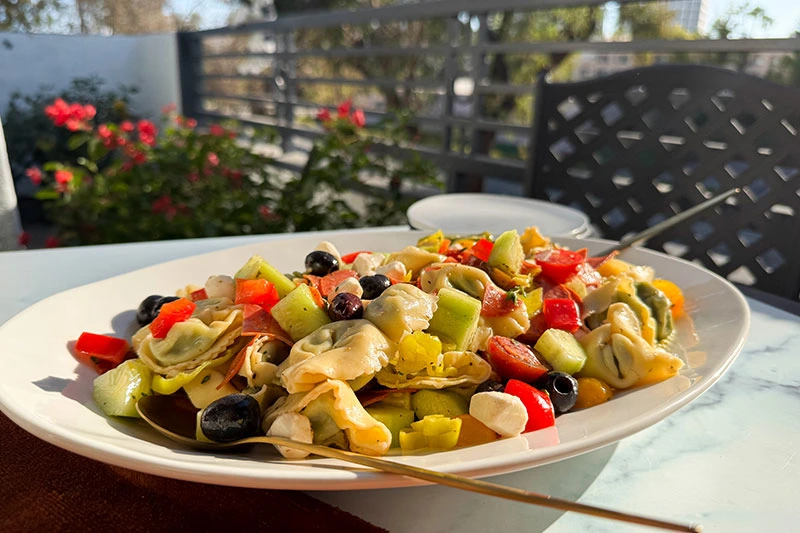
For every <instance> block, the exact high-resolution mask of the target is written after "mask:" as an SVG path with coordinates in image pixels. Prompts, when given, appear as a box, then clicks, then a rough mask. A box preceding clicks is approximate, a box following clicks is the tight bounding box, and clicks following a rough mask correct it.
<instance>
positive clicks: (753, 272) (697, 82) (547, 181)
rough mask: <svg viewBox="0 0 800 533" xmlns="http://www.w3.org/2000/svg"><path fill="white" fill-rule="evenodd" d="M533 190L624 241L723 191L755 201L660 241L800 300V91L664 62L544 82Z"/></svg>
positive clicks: (530, 179)
mask: <svg viewBox="0 0 800 533" xmlns="http://www.w3.org/2000/svg"><path fill="white" fill-rule="evenodd" d="M535 113H536V117H535V118H536V124H535V126H534V139H533V142H532V143H531V150H532V153H531V157H530V161H531V163H530V165H529V168H528V176H527V180H526V193H527V194H528V195H529V196H533V197H536V198H542V199H547V200H550V201H553V202H558V203H562V204H566V205H571V206H573V207H577V208H578V209H580V210H582V211H584V212H585V213H586V214H587V215H588V216H589V218H590V219H591V220H592V222H593V223H594V224H595V225H596V227H597V228H598V229H599V231H600V232H601V233H602V235H603V236H604V237H607V238H611V239H621V238H623V237H625V236H626V235H630V234H632V233H634V232H637V231H640V230H642V229H645V228H646V227H648V226H651V225H653V224H655V223H657V222H659V221H661V220H663V219H664V218H666V217H669V216H671V215H673V214H675V213H676V212H680V211H682V210H684V209H686V208H688V207H691V206H692V205H695V204H697V203H700V202H701V201H703V200H704V199H706V198H709V197H711V196H713V195H715V194H717V193H720V192H723V191H725V190H727V189H730V188H733V187H741V188H742V189H743V193H741V194H738V195H735V196H734V197H732V198H729V199H728V200H727V201H726V203H724V204H721V205H720V206H717V207H716V208H713V210H709V211H706V212H704V213H702V214H700V215H698V216H696V217H695V218H693V219H691V220H689V221H687V222H684V223H683V224H681V225H678V226H675V227H673V228H672V229H671V230H668V232H667V233H666V234H662V235H660V236H658V237H655V238H653V239H651V240H650V241H649V243H648V244H647V246H648V247H650V248H653V249H656V250H661V251H664V252H667V253H669V254H672V255H674V256H679V257H683V258H685V259H688V260H692V261H695V262H699V263H701V264H702V265H703V266H705V267H707V268H709V269H710V270H713V271H715V272H717V273H719V274H721V275H723V276H725V277H727V278H728V279H730V280H731V281H735V282H738V283H740V284H742V285H745V286H751V287H754V288H756V289H759V290H762V291H765V292H768V293H771V294H776V295H780V296H783V297H786V298H791V299H793V300H797V299H798V293H800V137H798V132H799V131H800V91H797V90H795V89H792V88H788V87H784V86H781V85H777V84H774V83H771V82H769V81H765V80H762V79H760V78H755V77H753V76H749V75H745V74H741V73H737V72H732V71H729V70H725V69H720V68H714V67H705V66H699V65H662V66H654V67H645V68H638V69H633V70H629V71H625V72H620V73H617V74H613V75H610V76H607V77H603V78H598V79H593V80H588V81H582V82H575V83H549V82H548V81H547V80H546V78H545V76H542V77H541V78H540V81H539V84H538V91H537V102H536V111H535Z"/></svg>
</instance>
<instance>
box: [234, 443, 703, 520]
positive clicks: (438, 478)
mask: <svg viewBox="0 0 800 533" xmlns="http://www.w3.org/2000/svg"><path fill="white" fill-rule="evenodd" d="M246 441H247V442H263V443H268V444H277V445H280V446H287V447H290V448H296V449H299V450H303V451H307V452H309V453H313V454H316V455H322V456H325V457H330V458H332V459H339V460H342V461H347V462H350V463H356V464H360V465H363V466H367V467H370V468H374V469H376V470H380V471H383V472H389V473H392V474H400V475H404V476H409V477H413V478H417V479H422V480H425V481H430V482H432V483H438V484H440V485H447V486H449V487H454V488H457V489H462V490H468V491H470V492H477V493H479V494H485V495H487V496H495V497H498V498H505V499H507V500H515V501H518V502H523V503H531V504H534V505H541V506H542V507H550V508H553V509H560V510H562V511H573V512H576V513H581V514H586V515H591V516H596V517H600V518H607V519H610V520H619V521H622V522H628V523H633V524H639V525H643V526H650V527H656V528H661V529H666V530H670V531H688V532H699V531H701V528H700V526H695V525H685V524H676V523H674V522H666V521H664V520H658V519H655V518H648V517H644V516H638V515H632V514H628V513H623V512H620V511H613V510H611V509H604V508H602V507H595V506H592V505H586V504H582V503H578V502H573V501H569V500H563V499H561V498H554V497H553V496H548V495H545V494H538V493H535V492H530V491H527V490H522V489H517V488H514V487H506V486H503V485H497V484H495V483H490V482H488V481H481V480H478V479H470V478H466V477H461V476H456V475H453V474H446V473H444V472H436V471H434V470H427V469H425V468H419V467H416V466H411V465H404V464H401V463H396V462H394V461H390V460H387V459H378V458H376V457H370V456H368V455H361V454H357V453H353V452H347V451H344V450H338V449H336V448H328V447H325V446H318V445H315V444H304V443H300V442H297V441H293V440H290V439H285V438H282V437H251V438H249V439H246Z"/></svg>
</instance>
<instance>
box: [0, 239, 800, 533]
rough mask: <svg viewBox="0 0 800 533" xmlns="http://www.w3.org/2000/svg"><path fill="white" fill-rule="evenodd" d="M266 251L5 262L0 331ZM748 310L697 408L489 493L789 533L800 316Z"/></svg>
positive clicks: (420, 501)
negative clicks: (156, 271) (177, 270)
mask: <svg viewBox="0 0 800 533" xmlns="http://www.w3.org/2000/svg"><path fill="white" fill-rule="evenodd" d="M281 237H282V236H271V237H267V238H281ZM264 238H265V237H264V236H257V237H234V238H220V239H202V240H187V241H171V242H160V243H140V244H126V245H110V246H97V247H84V248H80V249H77V248H71V249H69V248H68V249H56V250H34V251H26V252H3V253H0V286H1V287H2V294H3V298H2V300H3V302H4V305H3V306H0V323H3V322H5V321H6V320H8V319H9V318H11V317H12V316H13V315H15V314H16V313H18V312H20V311H22V310H23V309H24V308H26V307H28V306H29V305H31V304H33V303H35V302H36V301H39V300H41V299H42V298H45V297H47V296H49V295H52V294H55V293H58V292H60V291H63V290H66V289H68V288H71V287H76V286H79V285H82V284H85V283H89V282H92V281H97V280H99V279H104V278H107V277H110V276H113V275H116V274H121V273H124V272H128V271H132V270H135V269H138V268H141V267H144V266H147V265H150V264H155V263H159V262H162V261H166V260H169V259H174V258H179V257H185V256H187V255H192V254H196V253H202V252H209V251H214V250H219V249H224V248H229V247H233V246H238V245H241V244H248V243H251V242H255V241H256V240H257V239H264ZM748 303H749V305H750V308H751V312H752V315H751V328H750V335H749V337H748V340H747V342H746V344H745V346H744V349H743V350H742V352H741V354H740V355H739V357H738V358H737V360H736V361H735V363H734V364H733V366H732V367H731V368H730V370H729V371H728V372H727V373H726V374H725V375H724V376H723V377H722V379H721V380H720V381H719V382H718V383H716V384H715V385H714V386H713V387H712V388H711V389H710V390H709V391H707V392H706V393H705V394H703V396H701V397H700V398H699V399H697V400H695V401H694V402H692V403H691V404H689V405H688V406H686V407H684V408H682V409H681V410H679V411H678V412H677V413H674V414H673V415H671V416H669V417H668V418H666V419H665V420H663V421H661V422H659V423H657V424H655V425H654V426H651V427H650V428H648V429H645V430H643V431H641V432H639V433H637V434H635V435H633V436H630V437H627V438H625V439H624V440H622V441H620V442H618V443H616V444H613V445H611V446H607V447H605V448H602V449H599V450H596V451H594V452H590V453H587V454H584V455H581V456H578V457H574V458H572V459H567V460H563V461H560V462H557V463H554V464H551V465H547V466H542V467H538V468H534V469H529V470H525V471H522V472H516V473H512V474H505V475H500V476H494V477H492V478H490V480H491V481H493V482H496V483H500V484H504V485H509V486H513V487H519V488H523V489H526V490H531V491H535V492H540V493H546V494H551V495H553V496H557V497H561V498H567V499H571V500H577V501H579V502H582V503H587V504H592V505H598V506H602V507H608V508H613V509H616V510H621V511H629V512H635V513H638V514H642V515H647V516H653V517H657V518H662V519H669V520H673V521H677V522H682V523H683V522H686V523H690V522H693V523H700V524H702V525H703V526H704V528H705V531H707V532H708V531H725V532H730V531H756V530H769V531H793V530H795V531H796V530H797V528H798V525H797V524H799V523H800V506H798V505H797V501H796V496H797V493H798V492H799V491H800V469H799V468H798V464H800V458H798V457H797V453H798V452H800V357H798V353H797V346H799V345H800V317H798V316H795V315H792V314H790V313H787V312H785V311H781V310H779V309H777V308H775V307H772V306H769V305H767V304H764V303H761V302H759V301H757V300H754V299H752V298H748ZM310 494H311V495H313V496H314V497H316V498H319V499H321V500H323V501H325V502H328V503H330V504H333V505H335V506H337V507H339V508H341V509H342V510H345V511H348V512H350V513H352V514H355V515H357V516H359V517H361V518H363V519H365V520H367V521H368V522H371V523H373V524H375V525H377V526H380V527H383V528H386V529H388V530H390V531H393V532H403V531H409V532H420V531H424V532H439V531H441V532H449V531H460V532H464V533H472V532H474V533H485V532H486V531H491V530H496V531H515V530H522V531H546V532H548V533H566V532H575V531H586V532H611V531H613V532H619V531H645V530H646V529H645V528H642V527H640V526H624V525H620V524H619V523H616V522H608V521H604V520H600V519H596V518H590V517H584V516H579V515H576V514H573V513H562V512H559V511H552V510H547V509H542V508H538V507H534V506H529V505H525V504H521V503H514V502H509V501H504V500H499V499H495V498H490V497H487V496H481V495H477V494H472V493H465V492H461V491H458V490H455V489H450V488H445V487H439V486H425V487H412V488H402V489H382V490H365V491H350V492H348V491H345V492H313V493H310Z"/></svg>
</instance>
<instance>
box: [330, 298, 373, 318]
mask: <svg viewBox="0 0 800 533" xmlns="http://www.w3.org/2000/svg"><path fill="white" fill-rule="evenodd" d="M328 316H329V317H331V320H333V321H334V322H335V321H337V320H356V319H359V318H361V317H362V316H364V305H363V304H362V303H361V298H359V297H358V296H356V295H355V294H352V293H349V292H340V293H339V294H337V295H336V296H334V297H333V300H331V305H330V306H329V307H328Z"/></svg>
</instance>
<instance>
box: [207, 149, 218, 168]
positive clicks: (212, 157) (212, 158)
mask: <svg viewBox="0 0 800 533" xmlns="http://www.w3.org/2000/svg"><path fill="white" fill-rule="evenodd" d="M206 160H208V164H209V165H211V166H212V167H215V166H217V165H219V157H217V154H215V153H214V152H208V155H206Z"/></svg>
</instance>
